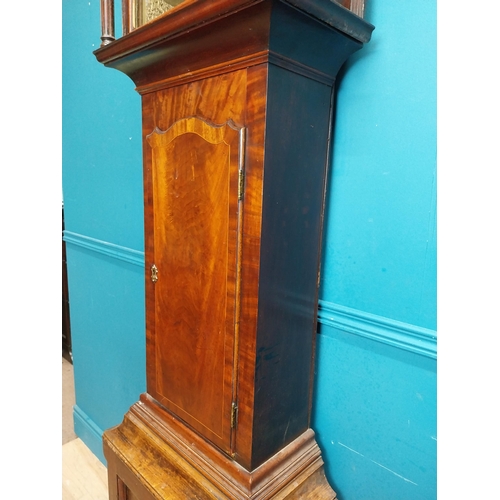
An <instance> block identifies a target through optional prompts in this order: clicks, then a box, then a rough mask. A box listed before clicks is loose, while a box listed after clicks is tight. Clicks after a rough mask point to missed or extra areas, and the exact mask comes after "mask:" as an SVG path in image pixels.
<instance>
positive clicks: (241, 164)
mask: <svg viewBox="0 0 500 500" xmlns="http://www.w3.org/2000/svg"><path fill="white" fill-rule="evenodd" d="M245 150H246V129H245V128H242V129H241V130H240V157H239V161H238V201H241V200H242V199H243V191H244V189H245Z"/></svg>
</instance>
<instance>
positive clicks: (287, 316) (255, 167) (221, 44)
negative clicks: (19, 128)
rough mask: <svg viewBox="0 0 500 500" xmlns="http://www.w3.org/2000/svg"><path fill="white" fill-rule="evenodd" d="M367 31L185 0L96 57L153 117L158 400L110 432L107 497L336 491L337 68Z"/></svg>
mask: <svg viewBox="0 0 500 500" xmlns="http://www.w3.org/2000/svg"><path fill="white" fill-rule="evenodd" d="M356 5H358V6H359V2H357V3H356ZM372 29H373V26H371V25H369V24H368V23H366V22H365V21H363V20H362V19H361V18H359V17H357V16H355V15H354V14H352V13H351V12H349V11H348V10H347V9H345V8H343V7H342V6H340V5H338V4H335V3H332V2H330V1H328V0H314V1H313V0H289V1H278V0H261V1H257V0H247V1H243V0H233V1H229V0H212V1H205V0H191V1H187V2H185V3H183V4H181V5H180V6H179V7H177V8H175V9H173V10H171V11H169V12H168V13H166V14H165V15H163V16H161V17H159V18H158V19H156V20H155V21H152V22H151V23H149V24H147V25H144V26H143V27H141V28H138V29H137V30H135V31H132V32H131V33H129V34H127V35H126V36H124V37H122V38H121V39H119V40H116V41H113V42H111V43H108V44H107V45H104V46H103V47H101V48H100V49H99V50H97V51H96V52H95V54H96V57H97V59H98V60H99V61H100V62H102V63H104V64H105V65H107V66H109V67H112V68H116V69H118V70H120V71H123V72H124V73H126V74H127V75H128V76H130V77H131V78H132V80H133V81H134V82H135V83H136V85H137V91H138V92H139V93H140V94H141V96H142V120H143V127H142V128H143V152H144V196H145V261H146V322H147V324H146V331H147V338H146V348H147V351H146V352H147V393H146V394H143V395H142V396H141V399H140V401H138V402H137V403H136V404H135V405H134V406H132V408H131V409H130V411H129V412H128V413H127V414H126V415H125V418H124V421H123V423H122V424H121V425H119V426H118V427H116V428H114V429H111V430H109V431H106V432H105V433H104V450H105V455H106V458H107V460H108V471H109V485H110V486H109V487H110V498H111V499H121V500H123V499H129V500H130V499H136V498H137V499H150V498H158V499H160V498H200V499H202V498H203V499H205V498H207V499H208V498H210V499H212V498H218V499H226V498H231V499H240V498H241V499H267V498H273V499H277V498H280V499H281V498H283V499H284V498H288V499H292V498H318V499H323V498H324V499H332V498H335V493H334V491H333V490H332V489H331V487H330V486H329V485H328V482H327V480H326V478H325V476H324V472H323V462H322V459H321V452H320V450H319V447H318V445H317V444H316V441H315V439H314V432H313V431H312V430H311V429H310V414H311V397H312V384H313V368H314V344H315V334H316V315H317V295H318V284H319V267H320V251H321V233H322V223H323V211H324V196H325V185H326V174H327V166H328V164H329V159H328V158H329V149H330V137H331V123H332V106H333V88H334V83H335V76H336V74H337V72H338V70H339V68H340V66H341V65H342V64H343V63H344V61H345V60H346V59H347V57H348V56H349V55H351V54H352V53H353V52H355V51H356V50H358V49H360V48H361V47H362V44H363V43H364V42H367V41H368V40H369V38H370V34H371V31H372Z"/></svg>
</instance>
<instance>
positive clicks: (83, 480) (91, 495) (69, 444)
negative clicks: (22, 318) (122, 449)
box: [62, 358, 108, 500]
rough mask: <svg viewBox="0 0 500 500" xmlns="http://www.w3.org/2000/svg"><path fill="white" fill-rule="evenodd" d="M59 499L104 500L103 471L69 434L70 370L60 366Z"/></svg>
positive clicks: (64, 363)
mask: <svg viewBox="0 0 500 500" xmlns="http://www.w3.org/2000/svg"><path fill="white" fill-rule="evenodd" d="M62 383H63V397H62V400H63V404H62V406H63V408H62V410H63V418H62V420H63V422H62V423H63V425H62V434H63V436H62V441H63V444H62V499H63V500H108V479H107V471H106V467H104V465H103V464H102V463H101V461H100V460H99V459H98V458H97V457H96V456H95V455H94V454H93V453H92V452H91V451H90V450H89V449H88V448H87V447H86V446H85V444H84V443H83V441H82V440H81V439H79V438H77V436H76V434H75V433H74V431H73V411H72V409H73V405H74V404H75V403H74V397H75V395H74V384H73V366H72V365H71V363H69V362H68V361H67V360H66V359H64V358H63V362H62Z"/></svg>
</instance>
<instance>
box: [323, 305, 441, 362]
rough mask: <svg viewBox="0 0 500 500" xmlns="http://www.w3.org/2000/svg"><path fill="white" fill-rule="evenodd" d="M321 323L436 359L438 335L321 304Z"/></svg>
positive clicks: (344, 307) (413, 326) (419, 328)
mask: <svg viewBox="0 0 500 500" xmlns="http://www.w3.org/2000/svg"><path fill="white" fill-rule="evenodd" d="M318 323H320V324H323V325H328V326H330V327H333V328H337V329H339V330H342V331H344V332H347V333H351V334H354V335H358V336H360V337H364V338H367V339H370V340H374V341H376V342H382V343H383V344H388V345H390V346H393V347H397V348H399V349H404V350H406V351H410V352H412V353H414V354H419V355H421V356H426V357H428V358H431V359H436V358H437V332H436V331H435V330H431V329H428V328H422V327H419V326H416V325H411V324H408V323H403V322H401V321H396V320H393V319H390V318H385V317H383V316H377V315H375V314H370V313H367V312H364V311H360V310H358V309H352V308H350V307H346V306H342V305H340V304H335V303H333V302H328V301H326V300H320V301H319V308H318Z"/></svg>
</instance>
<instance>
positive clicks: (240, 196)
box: [238, 168, 245, 201]
mask: <svg viewBox="0 0 500 500" xmlns="http://www.w3.org/2000/svg"><path fill="white" fill-rule="evenodd" d="M244 189H245V172H244V171H243V169H242V168H240V170H239V171H238V201H240V200H242V199H243V191H244Z"/></svg>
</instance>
